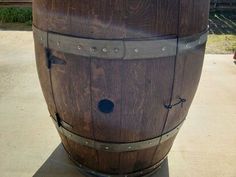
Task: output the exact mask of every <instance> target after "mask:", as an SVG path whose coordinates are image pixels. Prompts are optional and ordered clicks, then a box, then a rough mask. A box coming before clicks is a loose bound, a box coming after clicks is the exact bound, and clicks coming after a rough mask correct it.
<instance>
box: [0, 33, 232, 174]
mask: <svg viewBox="0 0 236 177" xmlns="http://www.w3.org/2000/svg"><path fill="white" fill-rule="evenodd" d="M0 39H1V40H0V76H1V78H0V122H1V123H0V130H1V131H0V145H1V148H0V176H1V177H29V176H34V177H54V176H57V177H62V176H63V177H82V176H83V175H82V174H80V173H79V171H78V169H77V168H76V167H75V166H74V164H73V163H71V162H70V161H69V160H68V158H67V155H66V154H65V152H64V150H63V148H62V147H61V145H60V139H59V136H58V135H57V132H56V129H55V128H54V125H53V123H52V122H51V120H50V118H49V114H48V111H47V106H46V104H45V101H44V98H43V95H42V92H41V89H40V85H39V81H38V76H37V72H36V66H35V61H34V48H33V38H32V32H15V31H14V32H11V31H1V32H0ZM232 58H233V56H232V55H207V56H206V59H205V65H204V69H203V75H202V79H201V83H200V86H199V89H198V92H197V95H196V98H195V100H194V103H193V105H192V108H191V110H190V112H189V115H188V118H187V121H186V122H185V124H184V126H183V128H182V129H181V131H180V133H179V135H178V137H177V139H176V142H175V144H174V146H173V148H172V151H171V153H170V155H169V159H168V162H167V161H166V162H165V164H164V166H163V167H162V168H161V170H160V171H159V173H158V174H156V175H155V177H199V176H201V177H236V128H235V126H236V93H235V91H236V65H235V64H234V63H233V59H232Z"/></svg>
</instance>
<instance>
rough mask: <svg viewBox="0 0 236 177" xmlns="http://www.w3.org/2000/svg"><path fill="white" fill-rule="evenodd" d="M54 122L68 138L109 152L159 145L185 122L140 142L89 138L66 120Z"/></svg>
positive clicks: (173, 134) (175, 132)
mask: <svg viewBox="0 0 236 177" xmlns="http://www.w3.org/2000/svg"><path fill="white" fill-rule="evenodd" d="M52 120H53V122H54V124H55V125H56V128H57V130H58V131H59V132H60V133H61V134H62V135H64V136H66V137H67V138H68V139H70V140H72V141H74V142H76V143H78V144H80V145H83V146H87V147H90V148H93V149H96V150H101V151H107V152H129V151H136V150H141V149H147V148H151V147H153V146H157V145H159V144H160V143H163V142H165V141H167V140H168V139H170V138H172V137H174V136H175V135H177V133H178V132H179V130H180V127H181V126H182V125H183V122H182V123H181V124H179V125H178V126H177V127H175V128H174V129H173V130H171V131H170V132H168V133H166V134H163V135H161V136H158V137H156V138H152V139H149V140H144V141H138V142H131V143H110V142H102V141H97V140H93V139H88V138H85V137H82V136H79V135H78V134H75V133H73V132H71V131H69V130H68V129H67V128H65V127H64V126H63V125H66V123H64V122H60V123H58V122H57V121H56V120H55V119H54V118H52Z"/></svg>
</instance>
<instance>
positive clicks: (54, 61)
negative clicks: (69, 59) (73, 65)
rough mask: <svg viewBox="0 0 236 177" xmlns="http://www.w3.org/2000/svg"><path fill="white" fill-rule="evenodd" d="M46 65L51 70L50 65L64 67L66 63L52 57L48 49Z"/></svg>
mask: <svg viewBox="0 0 236 177" xmlns="http://www.w3.org/2000/svg"><path fill="white" fill-rule="evenodd" d="M46 60H47V61H46V65H47V68H48V69H51V67H52V64H58V65H65V64H66V61H64V60H62V59H60V58H58V57H56V56H54V55H53V54H52V53H51V51H50V50H49V49H46Z"/></svg>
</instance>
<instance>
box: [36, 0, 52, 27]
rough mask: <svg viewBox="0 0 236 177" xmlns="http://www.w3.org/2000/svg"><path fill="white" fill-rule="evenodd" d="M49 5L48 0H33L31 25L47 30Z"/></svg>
mask: <svg viewBox="0 0 236 177" xmlns="http://www.w3.org/2000/svg"><path fill="white" fill-rule="evenodd" d="M49 5H50V1H49V0H34V1H33V3H32V9H33V25H35V26H36V27H38V28H40V29H42V30H45V31H48V14H49V8H48V7H49Z"/></svg>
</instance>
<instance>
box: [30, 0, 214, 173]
mask: <svg viewBox="0 0 236 177" xmlns="http://www.w3.org/2000/svg"><path fill="white" fill-rule="evenodd" d="M209 4H210V2H209V0H191V1H190V0H90V1H88V0H70V1H66V0H62V1H56V0H35V1H34V3H33V12H34V13H33V16H34V18H33V19H34V22H33V24H34V25H35V26H36V27H38V28H39V29H41V30H44V31H52V32H55V33H61V34H65V35H72V36H78V37H85V38H86V37H89V38H94V39H143V38H153V37H170V36H172V37H173V36H176V37H185V36H191V35H194V34H197V33H200V32H202V31H204V30H206V28H207V25H208V12H209ZM35 43H36V51H38V52H36V58H37V66H38V72H39V78H40V81H41V85H42V88H43V91H44V95H45V97H46V101H47V103H48V108H49V111H50V113H51V114H54V112H57V113H58V114H59V115H60V116H61V118H62V119H63V120H64V121H65V122H67V123H68V124H70V125H72V127H73V131H74V133H77V134H79V135H81V136H84V137H87V138H91V139H95V140H99V141H106V142H117V143H119V142H133V141H141V140H146V139H151V138H154V137H157V136H160V135H162V134H163V133H165V132H168V131H170V130H172V129H173V128H174V127H176V126H177V125H178V124H179V123H180V122H181V121H183V120H184V119H185V118H186V115H187V112H188V110H189V107H190V105H191V102H192V100H193V97H194V95H195V92H196V89H197V86H198V82H199V79H200V75H201V69H202V64H203V57H204V50H205V45H202V46H201V47H199V48H197V49H196V50H192V51H190V52H185V53H181V54H178V55H177V56H176V57H165V58H159V59H155V58H154V59H149V60H146V59H145V58H144V59H141V60H131V61H123V60H102V59H99V58H92V57H91V58H84V57H81V56H76V55H72V54H66V53H61V52H58V51H55V50H52V53H53V55H55V56H56V57H58V58H60V59H62V60H64V61H66V65H53V66H52V68H51V69H50V70H48V69H47V68H46V65H44V63H43V61H45V60H46V58H45V56H46V55H45V52H44V51H43V50H42V46H41V45H40V44H39V43H38V41H35ZM48 74H49V75H50V76H48ZM50 87H51V90H50ZM180 96H181V97H184V98H186V99H187V103H186V104H184V105H183V107H181V106H177V107H175V108H173V109H171V110H168V109H166V108H165V107H164V106H163V105H164V104H165V103H166V104H167V103H176V102H177V101H178V98H179V97H180ZM104 98H106V99H110V100H112V101H113V102H114V104H115V108H114V111H113V112H112V113H110V114H104V113H101V112H100V111H99V110H98V108H97V104H98V102H99V101H100V100H101V99H104ZM61 137H62V142H63V144H64V146H65V148H66V149H67V151H68V152H69V153H70V154H71V155H72V157H73V158H74V159H75V160H77V161H79V162H80V163H82V164H83V165H86V166H88V167H89V168H92V169H95V170H98V171H100V172H104V173H112V174H117V173H130V172H133V171H137V170H142V169H144V168H147V167H150V166H152V165H154V164H156V163H157V162H159V161H160V160H161V159H162V158H163V157H165V156H166V155H167V154H168V152H169V150H170V148H171V146H172V144H173V142H174V139H175V138H174V137H173V138H171V139H169V140H168V141H166V142H165V143H162V144H160V145H158V146H154V147H152V148H149V149H144V150H142V151H133V152H123V153H113V152H104V151H97V150H94V149H91V148H87V147H84V146H81V145H78V144H76V143H74V142H72V141H71V140H69V139H67V138H66V137H64V136H62V135H61Z"/></svg>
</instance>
